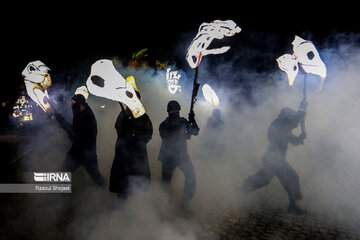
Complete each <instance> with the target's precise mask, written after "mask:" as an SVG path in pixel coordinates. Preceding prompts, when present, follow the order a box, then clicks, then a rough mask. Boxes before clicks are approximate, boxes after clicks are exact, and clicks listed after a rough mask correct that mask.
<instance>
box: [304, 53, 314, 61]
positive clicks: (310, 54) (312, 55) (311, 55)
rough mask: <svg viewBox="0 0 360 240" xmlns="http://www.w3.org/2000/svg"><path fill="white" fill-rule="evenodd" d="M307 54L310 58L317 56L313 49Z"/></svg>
mask: <svg viewBox="0 0 360 240" xmlns="http://www.w3.org/2000/svg"><path fill="white" fill-rule="evenodd" d="M306 55H307V57H308V59H309V60H312V59H313V58H314V57H315V54H314V52H313V51H310V52H308V53H307V54H306Z"/></svg>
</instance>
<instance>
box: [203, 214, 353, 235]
mask: <svg viewBox="0 0 360 240" xmlns="http://www.w3.org/2000/svg"><path fill="white" fill-rule="evenodd" d="M201 225H202V226H203V229H204V232H203V233H201V234H200V239H209V238H211V237H215V236H217V237H215V238H217V239H220V240H240V239H254V240H255V239H267V240H269V239H277V240H280V239H307V240H309V239H317V240H318V239H347V240H350V239H351V240H353V239H360V228H359V223H352V224H350V223H347V222H340V221H337V220H336V219H335V218H331V217H329V216H326V215H315V214H311V213H310V214H307V215H304V216H294V215H290V214H287V213H286V212H285V211H284V210H283V209H259V210H251V211H250V212H248V213H246V214H242V215H240V214H236V213H231V214H226V215H224V216H222V217H219V216H212V217H208V218H206V219H204V220H203V221H201Z"/></svg>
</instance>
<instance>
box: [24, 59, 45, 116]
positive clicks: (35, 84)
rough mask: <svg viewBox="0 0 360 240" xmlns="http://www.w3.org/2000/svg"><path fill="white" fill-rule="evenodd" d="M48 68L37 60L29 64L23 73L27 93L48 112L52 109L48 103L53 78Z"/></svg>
mask: <svg viewBox="0 0 360 240" xmlns="http://www.w3.org/2000/svg"><path fill="white" fill-rule="evenodd" d="M49 70H50V68H48V67H47V66H46V65H45V64H44V63H43V62H41V61H39V60H37V61H34V62H30V63H28V65H27V66H26V67H25V69H24V70H23V71H22V76H23V77H24V83H25V87H26V91H27V93H28V95H29V97H30V98H31V99H32V100H33V101H34V102H36V103H37V104H39V106H40V107H41V108H42V110H44V112H47V111H48V110H49V109H50V104H49V102H48V100H47V99H48V98H49V94H48V92H47V89H48V88H49V87H50V86H51V77H50V74H49V73H48V71H49Z"/></svg>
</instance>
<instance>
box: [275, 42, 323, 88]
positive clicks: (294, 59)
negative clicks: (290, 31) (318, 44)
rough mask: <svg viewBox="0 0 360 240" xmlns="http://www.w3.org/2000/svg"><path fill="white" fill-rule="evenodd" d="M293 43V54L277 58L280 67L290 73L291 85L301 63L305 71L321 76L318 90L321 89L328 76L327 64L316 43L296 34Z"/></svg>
mask: <svg viewBox="0 0 360 240" xmlns="http://www.w3.org/2000/svg"><path fill="white" fill-rule="evenodd" d="M292 45H293V51H294V53H293V55H290V54H284V55H282V56H281V57H279V58H277V59H276V61H277V62H278V65H279V68H280V69H281V70H282V71H284V72H286V74H287V75H288V80H289V85H290V86H291V85H293V83H294V80H295V78H296V76H297V74H298V71H299V66H298V65H299V63H300V66H301V68H302V69H303V70H304V72H306V73H312V74H316V75H319V76H320V77H321V82H320V85H319V87H318V89H317V90H316V92H319V91H321V90H322V87H323V85H324V81H325V77H326V66H325V64H324V63H323V61H322V60H321V58H320V55H319V53H318V51H317V50H316V48H315V46H314V44H313V43H312V42H310V41H307V40H304V39H302V38H301V37H298V36H295V39H294V41H293V42H292Z"/></svg>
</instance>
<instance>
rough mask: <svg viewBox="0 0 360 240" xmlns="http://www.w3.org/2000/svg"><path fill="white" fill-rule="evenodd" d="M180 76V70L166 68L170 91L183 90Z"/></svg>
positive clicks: (173, 92)
mask: <svg viewBox="0 0 360 240" xmlns="http://www.w3.org/2000/svg"><path fill="white" fill-rule="evenodd" d="M180 78H181V74H178V71H171V68H168V69H166V84H167V88H168V90H169V92H170V93H172V94H175V93H176V92H177V91H179V92H181V86H180V85H179V80H180Z"/></svg>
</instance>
